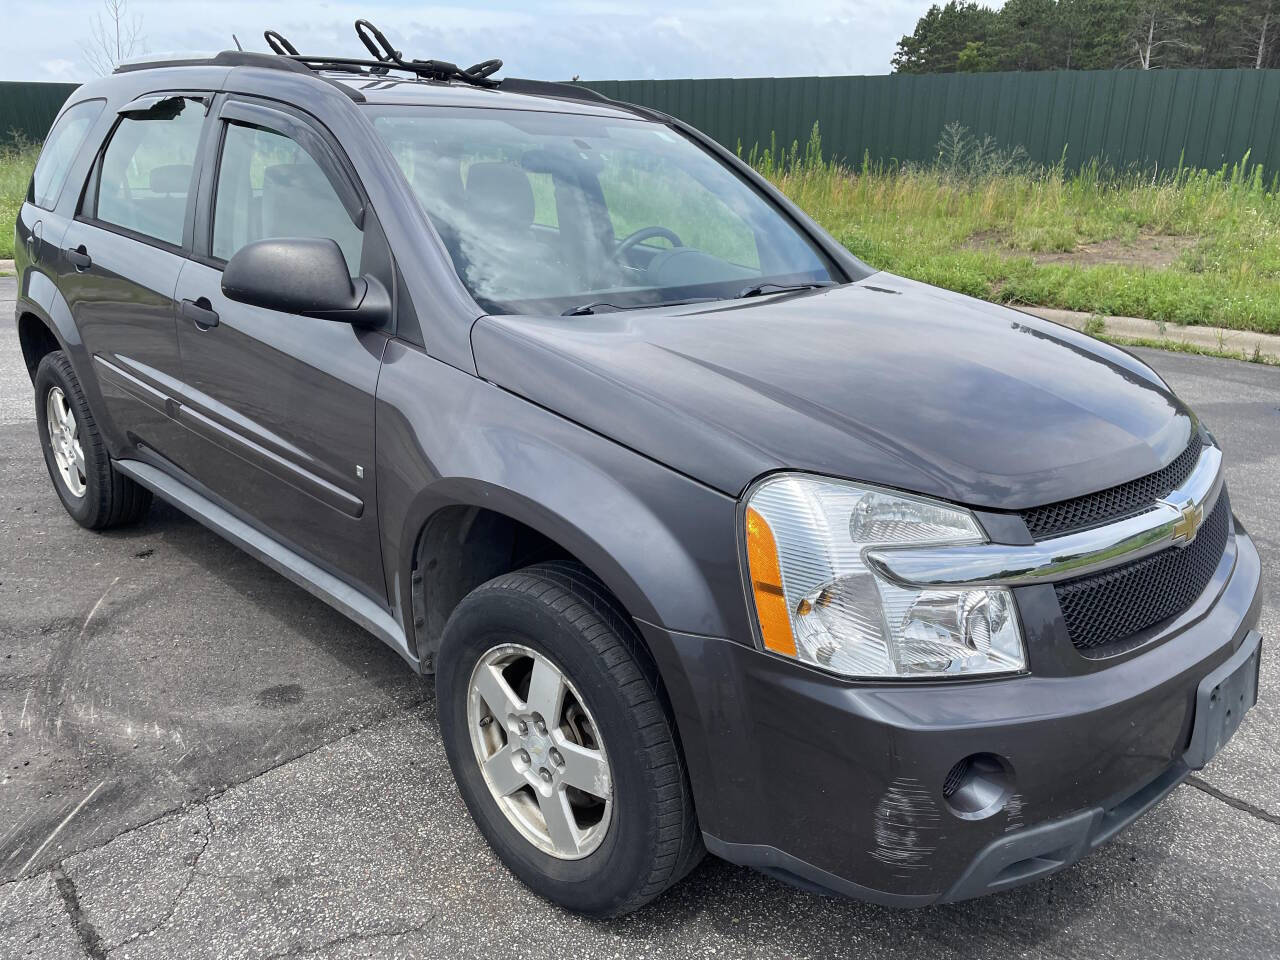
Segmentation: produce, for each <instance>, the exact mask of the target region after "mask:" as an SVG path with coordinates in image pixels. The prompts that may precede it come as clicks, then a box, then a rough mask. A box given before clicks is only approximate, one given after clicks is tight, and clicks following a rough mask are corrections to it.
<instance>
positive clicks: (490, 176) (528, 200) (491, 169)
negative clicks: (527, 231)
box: [467, 163, 533, 227]
mask: <svg viewBox="0 0 1280 960" xmlns="http://www.w3.org/2000/svg"><path fill="white" fill-rule="evenodd" d="M467 210H468V212H469V213H470V214H471V216H472V217H474V218H476V219H478V220H480V219H487V220H496V221H499V222H500V223H502V224H504V225H506V226H508V227H528V226H532V224H533V185H532V184H531V183H529V177H528V175H527V174H526V173H525V172H524V171H523V170H521V169H520V168H519V167H517V166H515V165H513V164H510V163H473V164H472V165H471V168H470V169H469V170H468V171H467Z"/></svg>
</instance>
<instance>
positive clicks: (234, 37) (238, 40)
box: [231, 33, 244, 53]
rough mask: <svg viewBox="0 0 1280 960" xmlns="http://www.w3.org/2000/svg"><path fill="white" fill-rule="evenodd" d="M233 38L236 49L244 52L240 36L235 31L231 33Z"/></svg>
mask: <svg viewBox="0 0 1280 960" xmlns="http://www.w3.org/2000/svg"><path fill="white" fill-rule="evenodd" d="M231 39H232V40H234V41H235V44H236V49H237V50H239V51H240V52H241V53H244V47H242V46H240V38H239V37H237V36H236V35H235V34H234V33H233V34H232V35H231Z"/></svg>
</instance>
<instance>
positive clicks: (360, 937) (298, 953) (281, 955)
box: [263, 913, 438, 960]
mask: <svg viewBox="0 0 1280 960" xmlns="http://www.w3.org/2000/svg"><path fill="white" fill-rule="evenodd" d="M437 916H438V914H435V913H433V914H431V915H430V916H429V917H427V918H426V919H425V920H423V921H422V922H421V923H415V924H412V925H409V926H404V925H401V926H398V927H392V928H390V929H388V930H364V931H359V932H356V933H348V934H344V935H343V936H341V937H335V938H334V939H332V940H326V941H325V942H324V943H318V944H315V945H314V946H297V947H290V948H289V949H288V950H283V951H280V952H278V953H269V954H267V955H266V956H265V957H264V958H263V960H285V958H287V957H312V956H315V955H316V954H318V953H321V952H323V951H325V950H331V949H333V948H335V947H345V946H347V945H349V944H352V943H371V942H373V941H375V940H387V939H389V938H391V937H407V936H409V935H410V934H414V933H423V932H425V931H426V929H427V928H428V927H429V926H431V924H432V923H434V922H435V919H436V917H437Z"/></svg>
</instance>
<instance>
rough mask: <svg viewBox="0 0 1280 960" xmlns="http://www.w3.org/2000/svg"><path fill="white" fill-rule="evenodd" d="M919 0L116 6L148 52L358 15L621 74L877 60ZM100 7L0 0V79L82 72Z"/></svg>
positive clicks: (68, 77)
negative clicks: (124, 10) (136, 22)
mask: <svg viewBox="0 0 1280 960" xmlns="http://www.w3.org/2000/svg"><path fill="white" fill-rule="evenodd" d="M930 2H932V0H702V2H699V0H645V2H643V3H639V2H632V3H626V2H619V0H551V2H543V3H539V2H537V0H523V2H520V0H472V2H470V3H467V4H465V5H464V4H439V3H411V2H405V0H361V2H359V3H341V2H336V3H335V2H323V0H320V2H317V0H257V2H251V0H128V10H129V13H130V15H131V16H132V17H138V18H140V19H141V26H142V30H141V32H142V35H143V37H144V38H145V48H146V52H148V53H160V52H168V51H206V52H214V51H217V50H223V49H227V48H230V47H233V46H234V45H233V43H232V39H231V35H232V33H235V34H236V35H237V36H238V37H239V38H240V42H241V43H242V44H244V47H245V49H246V50H265V49H266V46H265V44H264V42H263V39H262V31H263V30H264V29H267V28H271V29H274V30H278V31H279V32H281V33H282V34H284V35H285V36H286V37H288V38H289V39H290V40H291V41H292V42H293V44H294V46H295V47H297V48H298V49H299V50H301V51H302V52H304V53H311V52H313V51H314V52H323V53H329V54H345V55H347V56H361V55H364V48H363V47H361V46H360V45H359V41H358V40H356V37H355V32H354V30H353V28H352V24H353V22H354V21H355V20H356V18H357V17H365V18H367V19H369V20H371V21H373V23H375V24H376V25H377V26H378V27H380V28H381V29H382V30H383V32H385V33H386V34H387V36H388V37H389V39H390V40H391V41H392V43H393V44H395V45H396V47H398V48H399V49H400V50H402V51H403V52H404V54H405V55H406V56H410V57H417V58H420V59H427V58H435V59H440V60H452V61H454V62H456V63H461V64H463V65H464V66H465V65H467V64H470V63H473V62H476V61H478V60H487V59H489V58H490V57H499V58H501V59H502V60H503V61H504V62H505V67H504V69H503V74H504V75H507V76H521V77H529V78H532V79H538V80H566V79H569V78H570V77H573V76H574V75H577V76H580V77H581V78H582V79H584V80H623V79H634V78H655V79H661V78H673V77H768V76H812V75H827V76H830V75H836V74H879V73H888V72H889V58H890V57H891V56H892V55H893V51H894V48H895V46H896V44H897V42H898V39H899V38H900V37H901V36H902V35H903V34H904V33H909V32H911V30H912V29H913V28H914V26H915V22H916V20H917V19H918V18H919V17H920V16H921V14H923V13H924V12H925V10H927V9H928V7H929V4H930ZM991 5H992V6H998V5H999V4H998V3H993V4H991ZM6 8H8V10H6ZM102 10H103V0H37V2H35V3H32V2H30V0H0V21H2V22H4V23H5V25H6V29H5V30H4V31H2V32H0V80H61V81H84V80H89V79H92V78H93V77H94V75H95V74H94V72H93V70H92V68H91V67H90V66H89V63H88V60H87V58H86V57H85V56H84V53H83V51H82V45H83V44H84V43H86V42H88V41H89V38H90V30H91V25H92V22H93V19H94V17H95V16H96V15H98V14H99V13H100V12H101V11H102Z"/></svg>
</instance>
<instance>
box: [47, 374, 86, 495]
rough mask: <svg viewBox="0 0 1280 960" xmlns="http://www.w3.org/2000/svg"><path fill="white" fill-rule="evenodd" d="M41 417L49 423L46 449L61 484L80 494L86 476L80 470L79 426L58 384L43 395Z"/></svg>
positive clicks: (74, 493) (73, 493)
mask: <svg viewBox="0 0 1280 960" xmlns="http://www.w3.org/2000/svg"><path fill="white" fill-rule="evenodd" d="M44 406H45V420H46V422H47V423H48V426H49V449H50V450H51V451H52V452H53V462H54V463H55V464H56V465H57V467H58V473H59V475H61V477H62V483H63V485H64V486H65V487H66V488H67V492H68V493H70V494H71V495H72V496H73V497H83V496H84V491H85V487H86V484H87V482H88V479H87V477H86V475H85V472H84V450H83V448H82V447H81V446H80V425H79V424H78V423H76V415H75V413H74V412H73V411H72V409H71V405H70V404H69V403H68V402H67V397H66V394H64V393H63V392H62V388H60V387H51V388H50V389H49V393H48V395H47V396H46V398H45V405H44Z"/></svg>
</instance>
